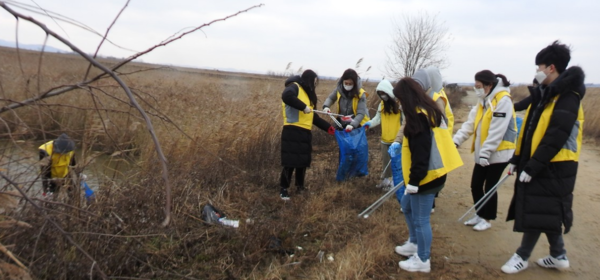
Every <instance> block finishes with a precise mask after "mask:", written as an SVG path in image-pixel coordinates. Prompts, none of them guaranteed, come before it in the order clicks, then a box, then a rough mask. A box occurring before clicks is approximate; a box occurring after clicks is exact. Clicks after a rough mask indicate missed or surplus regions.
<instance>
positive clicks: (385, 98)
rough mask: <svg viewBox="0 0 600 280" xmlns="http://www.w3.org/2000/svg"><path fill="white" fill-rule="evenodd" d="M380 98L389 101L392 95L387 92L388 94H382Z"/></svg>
mask: <svg viewBox="0 0 600 280" xmlns="http://www.w3.org/2000/svg"><path fill="white" fill-rule="evenodd" d="M379 98H381V100H383V101H388V100H389V99H390V97H389V96H387V94H386V95H380V96H379Z"/></svg>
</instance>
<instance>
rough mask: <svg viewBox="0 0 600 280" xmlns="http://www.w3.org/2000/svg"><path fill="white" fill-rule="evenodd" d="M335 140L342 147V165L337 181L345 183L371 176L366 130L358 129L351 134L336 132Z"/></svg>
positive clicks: (340, 165) (339, 168)
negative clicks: (353, 178) (351, 179)
mask: <svg viewBox="0 0 600 280" xmlns="http://www.w3.org/2000/svg"><path fill="white" fill-rule="evenodd" d="M335 139H336V140H337V142H338V146H339V147H340V164H339V167H338V171H337V175H336V177H335V179H336V180H337V181H345V180H348V179H350V178H352V177H362V176H366V175H369V169H368V166H367V163H368V162H369V146H368V144H367V135H366V134H365V128H364V127H360V128H356V129H353V130H352V131H350V132H346V131H343V130H342V131H339V130H336V132H335Z"/></svg>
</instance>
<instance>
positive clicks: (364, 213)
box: [358, 181, 404, 219]
mask: <svg viewBox="0 0 600 280" xmlns="http://www.w3.org/2000/svg"><path fill="white" fill-rule="evenodd" d="M403 185H404V181H402V182H400V183H398V184H397V185H396V186H395V187H393V188H392V189H391V190H389V191H388V192H387V193H385V194H384V195H383V196H382V197H380V198H379V199H378V200H376V201H375V202H374V203H373V204H371V205H370V206H369V207H367V209H365V210H364V211H362V212H360V214H358V217H359V218H365V219H366V218H368V217H369V215H371V214H372V213H373V212H375V210H377V208H379V206H381V205H382V204H383V202H385V201H386V200H387V199H388V198H390V196H392V195H393V194H395V193H396V191H397V190H398V189H399V188H401V187H402V186H403Z"/></svg>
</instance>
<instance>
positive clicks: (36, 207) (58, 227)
mask: <svg viewBox="0 0 600 280" xmlns="http://www.w3.org/2000/svg"><path fill="white" fill-rule="evenodd" d="M1 5H3V3H2V2H0V6H1ZM0 177H2V178H3V179H4V180H6V181H7V182H9V183H10V184H11V185H13V187H14V188H15V189H16V190H17V191H19V193H21V196H22V197H23V198H25V200H27V202H29V203H30V204H31V205H33V207H34V208H35V209H36V210H37V211H38V212H40V214H41V215H42V216H44V219H46V221H48V222H50V223H51V224H52V225H53V226H54V227H55V228H56V229H57V230H58V231H59V232H60V233H61V234H62V235H63V236H64V237H65V238H66V239H67V240H68V241H69V243H71V244H73V246H75V248H77V250H79V251H80V252H81V253H82V254H83V255H85V256H86V257H87V258H88V259H89V260H90V261H91V262H92V263H94V262H96V260H94V258H93V257H92V256H90V254H88V252H86V251H85V250H84V249H83V248H81V246H79V244H77V242H75V241H74V240H73V239H72V238H71V236H70V235H69V234H68V233H67V232H66V231H64V230H63V229H62V227H61V226H59V225H58V224H57V223H56V222H55V221H54V220H53V219H51V218H50V217H48V215H46V213H45V212H44V210H43V209H42V208H41V207H40V206H39V205H37V204H36V203H35V202H33V200H31V199H30V198H29V197H28V196H27V194H25V192H24V191H23V190H22V189H21V188H19V186H18V185H17V184H16V183H15V182H14V181H12V180H11V179H10V178H8V177H7V176H6V175H4V173H3V172H0ZM96 263H97V262H96ZM96 270H97V271H98V273H100V276H101V277H102V279H108V278H107V276H106V274H104V271H102V269H100V266H96Z"/></svg>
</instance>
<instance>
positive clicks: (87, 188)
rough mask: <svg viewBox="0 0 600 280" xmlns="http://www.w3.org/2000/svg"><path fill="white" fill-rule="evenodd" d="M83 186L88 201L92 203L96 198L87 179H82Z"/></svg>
mask: <svg viewBox="0 0 600 280" xmlns="http://www.w3.org/2000/svg"><path fill="white" fill-rule="evenodd" d="M81 188H82V189H84V190H85V200H86V201H87V202H88V203H91V202H93V201H94V199H96V194H95V193H94V190H92V189H91V188H90V186H88V184H87V183H86V182H85V181H81Z"/></svg>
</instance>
